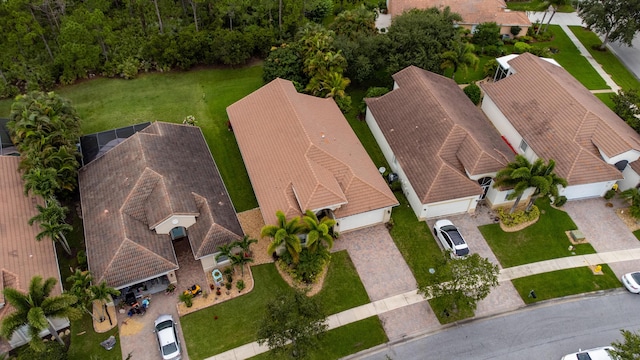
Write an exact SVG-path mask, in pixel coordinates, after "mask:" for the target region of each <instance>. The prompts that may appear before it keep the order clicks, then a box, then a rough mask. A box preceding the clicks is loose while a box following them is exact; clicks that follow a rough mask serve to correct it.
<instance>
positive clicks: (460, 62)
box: [440, 40, 480, 80]
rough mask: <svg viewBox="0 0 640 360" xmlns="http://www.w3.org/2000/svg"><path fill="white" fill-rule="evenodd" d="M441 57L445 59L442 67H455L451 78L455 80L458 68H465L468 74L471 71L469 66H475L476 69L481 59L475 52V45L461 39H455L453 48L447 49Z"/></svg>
mask: <svg viewBox="0 0 640 360" xmlns="http://www.w3.org/2000/svg"><path fill="white" fill-rule="evenodd" d="M441 58H442V60H443V61H442V64H441V65H440V68H442V69H443V70H444V69H450V68H453V74H452V75H451V78H452V79H454V80H455V76H456V72H457V71H458V69H462V70H464V72H465V74H466V73H467V72H468V71H469V67H473V68H474V70H475V69H477V68H478V64H479V63H480V59H479V58H478V57H477V56H476V55H475V54H474V53H473V45H472V44H469V43H465V42H462V41H461V40H455V41H454V42H453V43H452V46H451V50H449V51H445V52H444V53H443V54H442V55H441Z"/></svg>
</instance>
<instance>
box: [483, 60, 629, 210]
mask: <svg viewBox="0 0 640 360" xmlns="http://www.w3.org/2000/svg"><path fill="white" fill-rule="evenodd" d="M506 64H508V66H507V68H506V69H503V71H502V73H503V74H504V76H500V77H499V79H498V81H495V82H489V83H484V84H482V85H481V88H482V90H483V91H484V93H485V95H484V99H483V101H482V110H483V111H484V113H485V114H486V115H487V117H488V118H489V119H490V120H491V122H492V123H493V125H494V126H495V127H496V129H497V130H498V131H499V132H500V134H501V135H502V136H503V138H504V139H506V141H508V143H509V144H510V145H511V146H512V148H514V149H515V150H516V151H517V152H518V153H519V154H522V155H524V156H525V157H527V158H528V159H529V160H530V161H534V160H535V159H537V158H543V159H544V160H545V161H547V160H549V159H553V160H555V162H556V168H555V172H556V174H557V175H558V176H560V177H563V178H565V179H566V180H567V182H568V184H569V185H568V186H567V187H566V188H564V189H562V190H561V193H560V194H561V195H564V196H566V197H567V199H569V200H573V199H583V198H590V197H600V196H603V195H604V194H605V192H606V191H607V190H609V189H611V188H612V186H613V185H614V184H616V183H617V184H618V185H619V187H620V189H622V190H624V189H628V188H631V187H635V186H638V184H639V183H640V176H639V175H638V174H639V173H640V162H639V161H637V160H638V158H639V157H640V135H639V134H638V133H636V132H635V131H634V130H633V129H631V128H630V127H629V126H628V125H627V124H626V123H625V122H624V121H623V120H622V119H620V118H619V117H618V116H617V115H616V114H615V113H614V112H613V111H611V110H610V109H609V108H608V107H607V106H606V105H605V104H604V103H603V102H602V101H600V100H599V99H598V98H596V97H595V96H594V95H593V94H592V93H591V92H590V91H589V90H588V89H586V88H585V87H584V86H583V85H582V84H580V83H579V82H578V81H577V80H576V79H575V78H574V77H573V76H571V74H569V73H568V72H567V71H566V70H564V69H563V68H562V67H561V66H559V65H557V63H553V62H549V61H546V60H544V59H541V58H539V57H537V56H534V55H532V54H529V53H525V54H522V55H520V56H516V57H513V56H512V57H511V58H510V59H508V61H506Z"/></svg>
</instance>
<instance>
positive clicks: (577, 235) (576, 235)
mask: <svg viewBox="0 0 640 360" xmlns="http://www.w3.org/2000/svg"><path fill="white" fill-rule="evenodd" d="M571 238H572V239H573V241H583V240H584V234H583V233H582V231H580V230H571Z"/></svg>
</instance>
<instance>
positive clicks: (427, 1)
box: [389, 0, 531, 27]
mask: <svg viewBox="0 0 640 360" xmlns="http://www.w3.org/2000/svg"><path fill="white" fill-rule="evenodd" d="M447 6H448V7H449V8H450V9H451V12H454V13H458V14H459V15H460V16H461V17H462V21H461V22H460V24H463V25H467V24H468V25H477V24H482V23H485V22H495V23H496V24H498V25H502V26H525V27H526V26H531V21H529V18H528V17H527V14H526V13H525V12H524V11H509V10H508V9H507V5H506V4H505V2H504V1H503V0H389V14H391V16H397V15H401V14H402V13H403V12H405V11H407V10H411V9H429V8H432V7H436V8H438V9H440V10H444V8H445V7H447Z"/></svg>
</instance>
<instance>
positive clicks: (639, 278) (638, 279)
mask: <svg viewBox="0 0 640 360" xmlns="http://www.w3.org/2000/svg"><path fill="white" fill-rule="evenodd" d="M631 277H632V278H633V280H634V281H635V282H637V283H638V284H640V272H634V273H632V274H631Z"/></svg>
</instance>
